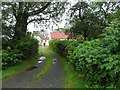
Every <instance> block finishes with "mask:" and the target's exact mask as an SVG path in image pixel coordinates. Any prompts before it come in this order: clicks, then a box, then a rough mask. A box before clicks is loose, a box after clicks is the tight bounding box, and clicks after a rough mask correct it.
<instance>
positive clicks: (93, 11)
mask: <svg viewBox="0 0 120 90" xmlns="http://www.w3.org/2000/svg"><path fill="white" fill-rule="evenodd" d="M117 5H119V4H118V2H77V3H76V4H75V5H73V6H72V7H71V8H70V10H69V13H70V14H71V16H70V17H71V21H70V24H71V28H70V30H69V31H70V32H71V33H72V34H74V36H75V35H83V36H84V39H86V38H88V39H91V38H97V37H99V34H101V33H102V31H103V29H104V28H105V27H106V26H107V25H108V24H109V23H110V22H111V20H112V15H113V13H114V11H115V9H116V7H117Z"/></svg>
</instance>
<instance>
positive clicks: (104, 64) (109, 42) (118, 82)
mask: <svg viewBox="0 0 120 90" xmlns="http://www.w3.org/2000/svg"><path fill="white" fill-rule="evenodd" d="M119 23H120V22H119V21H118V20H115V21H113V23H112V24H111V25H110V26H109V27H106V29H105V31H104V33H103V34H102V35H101V37H100V38H99V39H96V40H92V41H84V43H81V42H78V41H75V40H74V41H68V40H64V41H62V40H61V41H60V40H52V41H50V47H51V48H53V49H54V51H56V52H57V53H58V54H59V55H62V56H64V57H67V58H68V59H69V62H71V63H72V64H73V65H74V67H75V69H76V71H78V72H79V73H80V74H82V76H83V77H84V80H85V81H89V82H90V85H91V86H94V87H117V88H120V26H119Z"/></svg>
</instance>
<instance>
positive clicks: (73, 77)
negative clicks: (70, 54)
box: [53, 52, 87, 88]
mask: <svg viewBox="0 0 120 90" xmlns="http://www.w3.org/2000/svg"><path fill="white" fill-rule="evenodd" d="M53 53H54V54H55V55H56V56H57V57H58V58H59V59H60V61H61V63H62V64H63V66H64V77H63V78H64V80H65V86H64V87H65V88H86V87H87V86H86V84H85V83H86V82H84V81H83V80H82V77H81V76H80V75H78V74H77V73H76V72H75V70H74V68H73V67H72V65H71V64H69V63H68V62H67V61H66V59H65V58H63V57H61V56H60V55H58V54H57V53H56V52H53Z"/></svg>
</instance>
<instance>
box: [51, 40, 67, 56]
mask: <svg viewBox="0 0 120 90" xmlns="http://www.w3.org/2000/svg"><path fill="white" fill-rule="evenodd" d="M49 45H50V47H51V48H52V49H53V50H54V51H56V52H57V53H58V54H59V55H62V56H63V57H66V56H67V51H66V49H65V48H66V46H67V41H65V40H63V41H60V40H51V41H50V42H49Z"/></svg>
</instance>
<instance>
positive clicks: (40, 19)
mask: <svg viewBox="0 0 120 90" xmlns="http://www.w3.org/2000/svg"><path fill="white" fill-rule="evenodd" d="M42 20H50V17H49V18H39V19H32V20H30V21H29V22H28V24H29V23H31V22H33V21H42Z"/></svg>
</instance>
